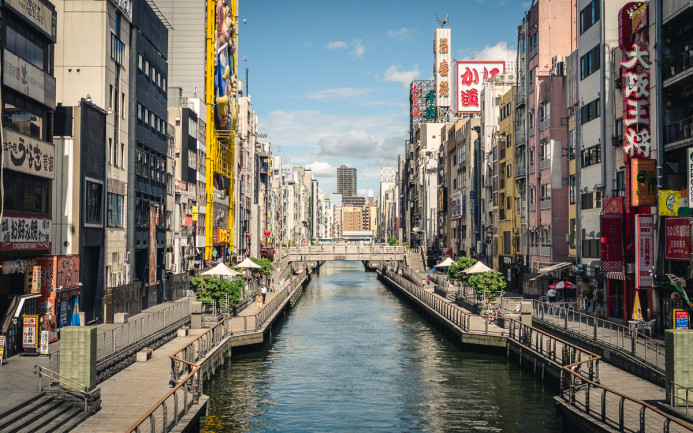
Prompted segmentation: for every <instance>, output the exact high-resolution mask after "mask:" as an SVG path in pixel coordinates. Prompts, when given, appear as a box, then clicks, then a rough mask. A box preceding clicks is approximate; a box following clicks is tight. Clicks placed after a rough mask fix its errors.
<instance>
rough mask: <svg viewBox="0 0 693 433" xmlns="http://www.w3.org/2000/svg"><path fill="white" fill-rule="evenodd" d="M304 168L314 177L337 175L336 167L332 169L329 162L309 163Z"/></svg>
mask: <svg viewBox="0 0 693 433" xmlns="http://www.w3.org/2000/svg"><path fill="white" fill-rule="evenodd" d="M306 168H308V169H310V171H312V172H313V174H315V175H316V176H324V175H331V176H334V175H336V174H337V167H333V166H331V165H330V163H329V162H324V161H315V162H311V163H310V164H308V165H306Z"/></svg>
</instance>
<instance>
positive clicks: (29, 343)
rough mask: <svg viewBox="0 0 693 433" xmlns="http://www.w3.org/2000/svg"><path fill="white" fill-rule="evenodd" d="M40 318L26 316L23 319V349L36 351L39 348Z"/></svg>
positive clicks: (32, 315) (33, 315)
mask: <svg viewBox="0 0 693 433" xmlns="http://www.w3.org/2000/svg"><path fill="white" fill-rule="evenodd" d="M37 334H38V316H37V315H35V314H25V315H24V316H23V317H22V347H24V348H25V349H36V348H37V347H38V336H37Z"/></svg>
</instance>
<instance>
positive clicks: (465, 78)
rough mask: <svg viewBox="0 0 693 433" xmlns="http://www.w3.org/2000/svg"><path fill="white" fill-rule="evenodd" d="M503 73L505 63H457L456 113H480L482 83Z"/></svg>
mask: <svg viewBox="0 0 693 433" xmlns="http://www.w3.org/2000/svg"><path fill="white" fill-rule="evenodd" d="M504 73H505V62H497V61H489V62H467V61H465V62H457V74H456V75H457V112H458V113H480V112H481V103H480V101H479V98H480V96H481V90H482V89H483V88H484V83H486V82H491V81H493V78H494V77H495V76H496V75H498V74H504Z"/></svg>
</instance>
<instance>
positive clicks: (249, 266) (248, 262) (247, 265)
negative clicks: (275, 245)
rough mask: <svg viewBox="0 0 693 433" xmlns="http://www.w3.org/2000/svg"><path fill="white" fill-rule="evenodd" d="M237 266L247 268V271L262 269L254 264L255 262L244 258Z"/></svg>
mask: <svg viewBox="0 0 693 433" xmlns="http://www.w3.org/2000/svg"><path fill="white" fill-rule="evenodd" d="M237 266H238V267H239V268H247V269H262V266H260V265H258V264H256V263H255V262H253V261H252V260H250V259H249V258H246V259H245V260H243V261H242V262H240V263H239V264H238V265H237Z"/></svg>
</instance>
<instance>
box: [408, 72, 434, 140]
mask: <svg viewBox="0 0 693 433" xmlns="http://www.w3.org/2000/svg"><path fill="white" fill-rule="evenodd" d="M434 86H435V82H434V81H433V80H426V81H412V83H411V86H410V87H409V116H410V117H409V119H410V123H411V125H410V126H411V127H412V130H413V127H414V126H415V125H418V124H419V123H425V122H434V121H435V118H436V108H435V98H436V96H435V94H436V92H435V90H434Z"/></svg>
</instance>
